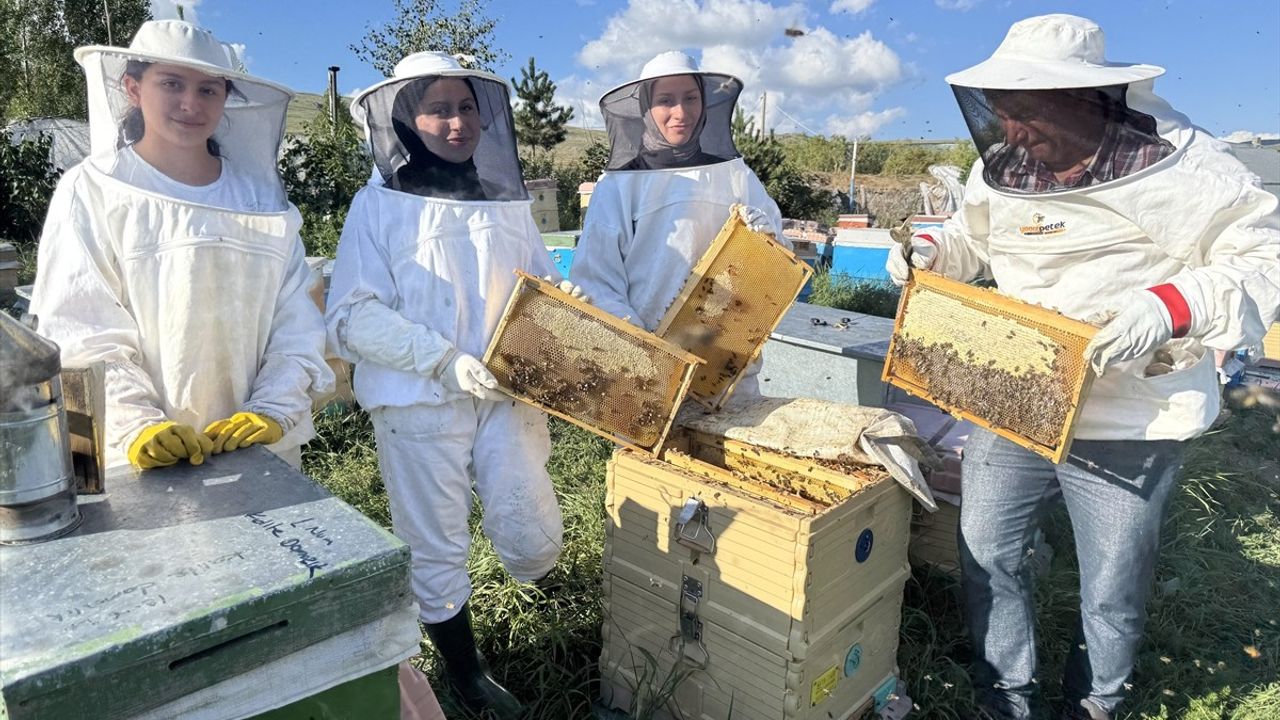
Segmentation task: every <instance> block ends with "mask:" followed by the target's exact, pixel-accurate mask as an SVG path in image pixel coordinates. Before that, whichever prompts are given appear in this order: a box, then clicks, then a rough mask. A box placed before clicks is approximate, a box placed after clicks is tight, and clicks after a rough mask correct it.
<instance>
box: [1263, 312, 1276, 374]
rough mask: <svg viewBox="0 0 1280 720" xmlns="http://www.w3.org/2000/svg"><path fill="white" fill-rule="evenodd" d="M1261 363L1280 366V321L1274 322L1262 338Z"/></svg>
mask: <svg viewBox="0 0 1280 720" xmlns="http://www.w3.org/2000/svg"><path fill="white" fill-rule="evenodd" d="M1261 364H1263V365H1271V366H1272V367H1276V366H1280V322H1277V323H1272V324H1271V329H1270V330H1268V331H1267V334H1266V335H1265V336H1263V338H1262V362H1261Z"/></svg>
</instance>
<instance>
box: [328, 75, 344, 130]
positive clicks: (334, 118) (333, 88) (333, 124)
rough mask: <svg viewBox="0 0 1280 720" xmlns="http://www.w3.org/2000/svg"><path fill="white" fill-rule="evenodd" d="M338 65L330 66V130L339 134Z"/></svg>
mask: <svg viewBox="0 0 1280 720" xmlns="http://www.w3.org/2000/svg"><path fill="white" fill-rule="evenodd" d="M339 70H341V68H339V67H338V66H337V65H330V66H329V130H330V132H332V133H333V134H335V135H336V134H338V71H339Z"/></svg>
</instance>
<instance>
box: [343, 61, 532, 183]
mask: <svg viewBox="0 0 1280 720" xmlns="http://www.w3.org/2000/svg"><path fill="white" fill-rule="evenodd" d="M442 78H458V79H460V80H463V81H465V82H466V84H467V87H468V88H469V89H470V91H471V94H472V95H473V96H474V97H475V101H476V110H477V111H478V113H479V116H480V138H479V142H478V143H477V145H476V148H475V152H474V153H473V154H472V156H471V158H470V159H468V160H466V161H464V162H456V163H455V162H449V161H448V160H445V159H444V158H442V157H440V156H439V155H436V154H435V153H432V152H431V151H430V150H428V149H427V146H426V144H425V142H424V141H423V140H422V137H421V135H420V134H419V133H418V131H417V130H416V123H415V118H416V117H417V115H418V114H419V108H420V106H421V104H422V101H423V99H424V98H425V97H426V95H427V91H428V89H429V88H430V87H431V86H432V85H433V84H434V83H435V82H436V81H438V80H441V79H442ZM351 115H352V117H354V118H355V121H356V123H357V124H359V125H362V126H363V127H364V130H365V136H366V137H367V138H368V141H369V146H370V148H371V150H372V152H373V160H374V172H373V178H372V179H371V180H370V183H371V184H375V185H386V186H387V187H389V188H391V189H393V190H399V191H401V192H408V193H414V194H417V195H423V196H427V197H438V198H444V199H452V200H526V199H528V197H529V194H528V192H527V191H526V190H525V188H524V181H523V179H522V177H521V172H520V159H519V156H518V155H517V153H516V134H515V123H514V121H513V119H512V116H511V98H510V95H509V93H508V92H507V84H506V83H505V82H504V81H503V80H502V78H499V77H498V76H497V75H494V74H492V73H488V72H484V71H481V70H469V69H467V68H464V67H462V66H461V65H460V64H459V63H458V61H457V59H455V58H453V57H452V56H450V55H447V54H445V53H441V52H419V53H414V54H412V55H409V56H408V57H406V58H405V59H403V60H401V61H400V62H399V63H397V64H396V67H395V70H394V71H393V73H392V77H390V78H388V79H387V80H384V81H382V82H380V83H378V84H377V85H374V86H373V87H371V88H369V89H367V90H365V91H364V92H361V93H360V94H359V95H357V96H356V98H355V101H354V102H352V104H351Z"/></svg>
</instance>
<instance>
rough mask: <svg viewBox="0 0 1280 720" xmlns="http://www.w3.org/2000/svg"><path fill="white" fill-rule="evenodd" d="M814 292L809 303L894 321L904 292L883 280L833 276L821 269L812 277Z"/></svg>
mask: <svg viewBox="0 0 1280 720" xmlns="http://www.w3.org/2000/svg"><path fill="white" fill-rule="evenodd" d="M812 282H813V284H812V285H811V287H812V292H811V293H810V294H809V298H808V300H806V302H809V303H812V304H814V305H826V306H827V307H833V308H837V309H840V310H849V311H851V312H859V313H865V314H867V315H875V316H877V317H885V318H891V317H894V316H895V315H897V314H898V298H899V297H900V296H901V294H902V291H901V290H899V289H898V288H897V287H894V285H893V283H890V282H887V281H883V280H864V279H858V278H850V277H848V276H846V275H841V274H838V273H832V272H831V268H830V267H820V268H818V270H817V271H816V272H814V274H813V281H812Z"/></svg>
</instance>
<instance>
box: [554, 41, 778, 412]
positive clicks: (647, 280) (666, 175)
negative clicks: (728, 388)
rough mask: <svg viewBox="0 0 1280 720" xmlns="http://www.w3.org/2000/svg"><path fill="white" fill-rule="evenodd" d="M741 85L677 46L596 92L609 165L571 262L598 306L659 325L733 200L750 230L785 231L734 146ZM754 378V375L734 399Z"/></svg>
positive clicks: (639, 322) (648, 327) (648, 325)
mask: <svg viewBox="0 0 1280 720" xmlns="http://www.w3.org/2000/svg"><path fill="white" fill-rule="evenodd" d="M740 92H742V81H741V80H739V79H737V78H735V77H731V76H729V75H723V74H719V73H712V72H704V71H701V70H699V69H698V65H697V63H695V62H694V61H693V58H690V57H689V56H688V55H685V54H684V53H681V52H675V51H671V52H664V53H662V54H660V55H658V56H657V57H655V58H653V59H652V60H650V61H649V62H648V63H646V64H645V66H644V68H643V69H642V70H641V71H640V77H639V78H638V79H636V80H634V81H632V82H629V83H627V84H625V85H622V86H620V87H617V88H614V89H613V90H610V91H609V92H607V93H605V95H604V97H602V98H601V99H600V110H601V111H602V112H603V113H604V120H605V125H606V127H607V128H608V130H609V144H610V150H609V165H608V167H607V168H606V170H605V173H604V175H603V176H601V178H600V181H599V182H598V183H596V187H595V190H593V191H592V193H591V204H590V205H589V206H588V209H587V217H586V220H585V221H584V222H583V226H582V238H581V240H580V241H579V242H578V249H577V253H576V254H575V257H574V261H573V268H572V270H571V272H572V275H573V280H574V282H576V283H578V285H579V286H580V287H581V288H582V290H583V291H584V292H586V293H587V294H589V295H590V296H591V298H592V302H593V303H594V304H596V305H597V306H599V307H600V308H602V309H604V310H606V311H608V312H610V313H613V314H614V315H617V316H618V317H623V318H629V319H630V321H631V322H632V323H634V324H636V325H639V326H641V327H643V328H644V329H646V330H649V331H653V330H654V329H656V328H657V327H658V324H659V323H660V322H661V320H662V316H663V314H664V313H665V312H666V310H667V307H668V306H670V305H671V303H672V302H673V301H674V300H675V299H676V296H677V295H679V293H680V289H681V287H683V286H684V282H685V280H686V279H687V278H688V274H689V271H690V270H692V268H693V266H694V265H695V264H696V263H697V262H698V260H699V259H700V258H701V257H702V254H703V253H704V252H706V250H707V248H709V247H710V246H711V243H712V241H713V240H715V237H716V234H717V233H718V232H719V231H720V228H721V226H723V225H724V223H725V221H726V220H727V219H728V218H729V209H730V207H731V206H733V205H735V204H740V205H743V206H744V208H743V210H742V213H743V217H744V220H745V221H746V224H747V226H748V227H749V228H751V229H752V230H757V231H760V232H766V233H770V234H772V235H774V236H775V237H777V238H781V229H782V217H781V214H780V213H779V212H778V206H777V204H776V203H775V202H774V201H773V200H772V199H771V198H770V197H769V194H768V193H767V192H765V189H764V186H763V185H761V184H760V180H759V179H758V178H756V176H755V173H753V172H751V169H750V168H748V167H747V166H746V163H744V162H743V161H742V157H741V155H739V154H738V150H737V148H736V147H734V144H733V132H732V129H731V125H732V120H733V110H734V106H735V104H736V103H737V101H738V94H739V93H740ZM783 242H785V240H784V241H783ZM754 384H755V377H754V373H752V374H751V375H750V376H749V377H748V378H744V380H743V382H742V383H740V385H739V389H738V390H737V395H738V397H742V396H745V395H750V394H753V393H752V390H753V388H754Z"/></svg>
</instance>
